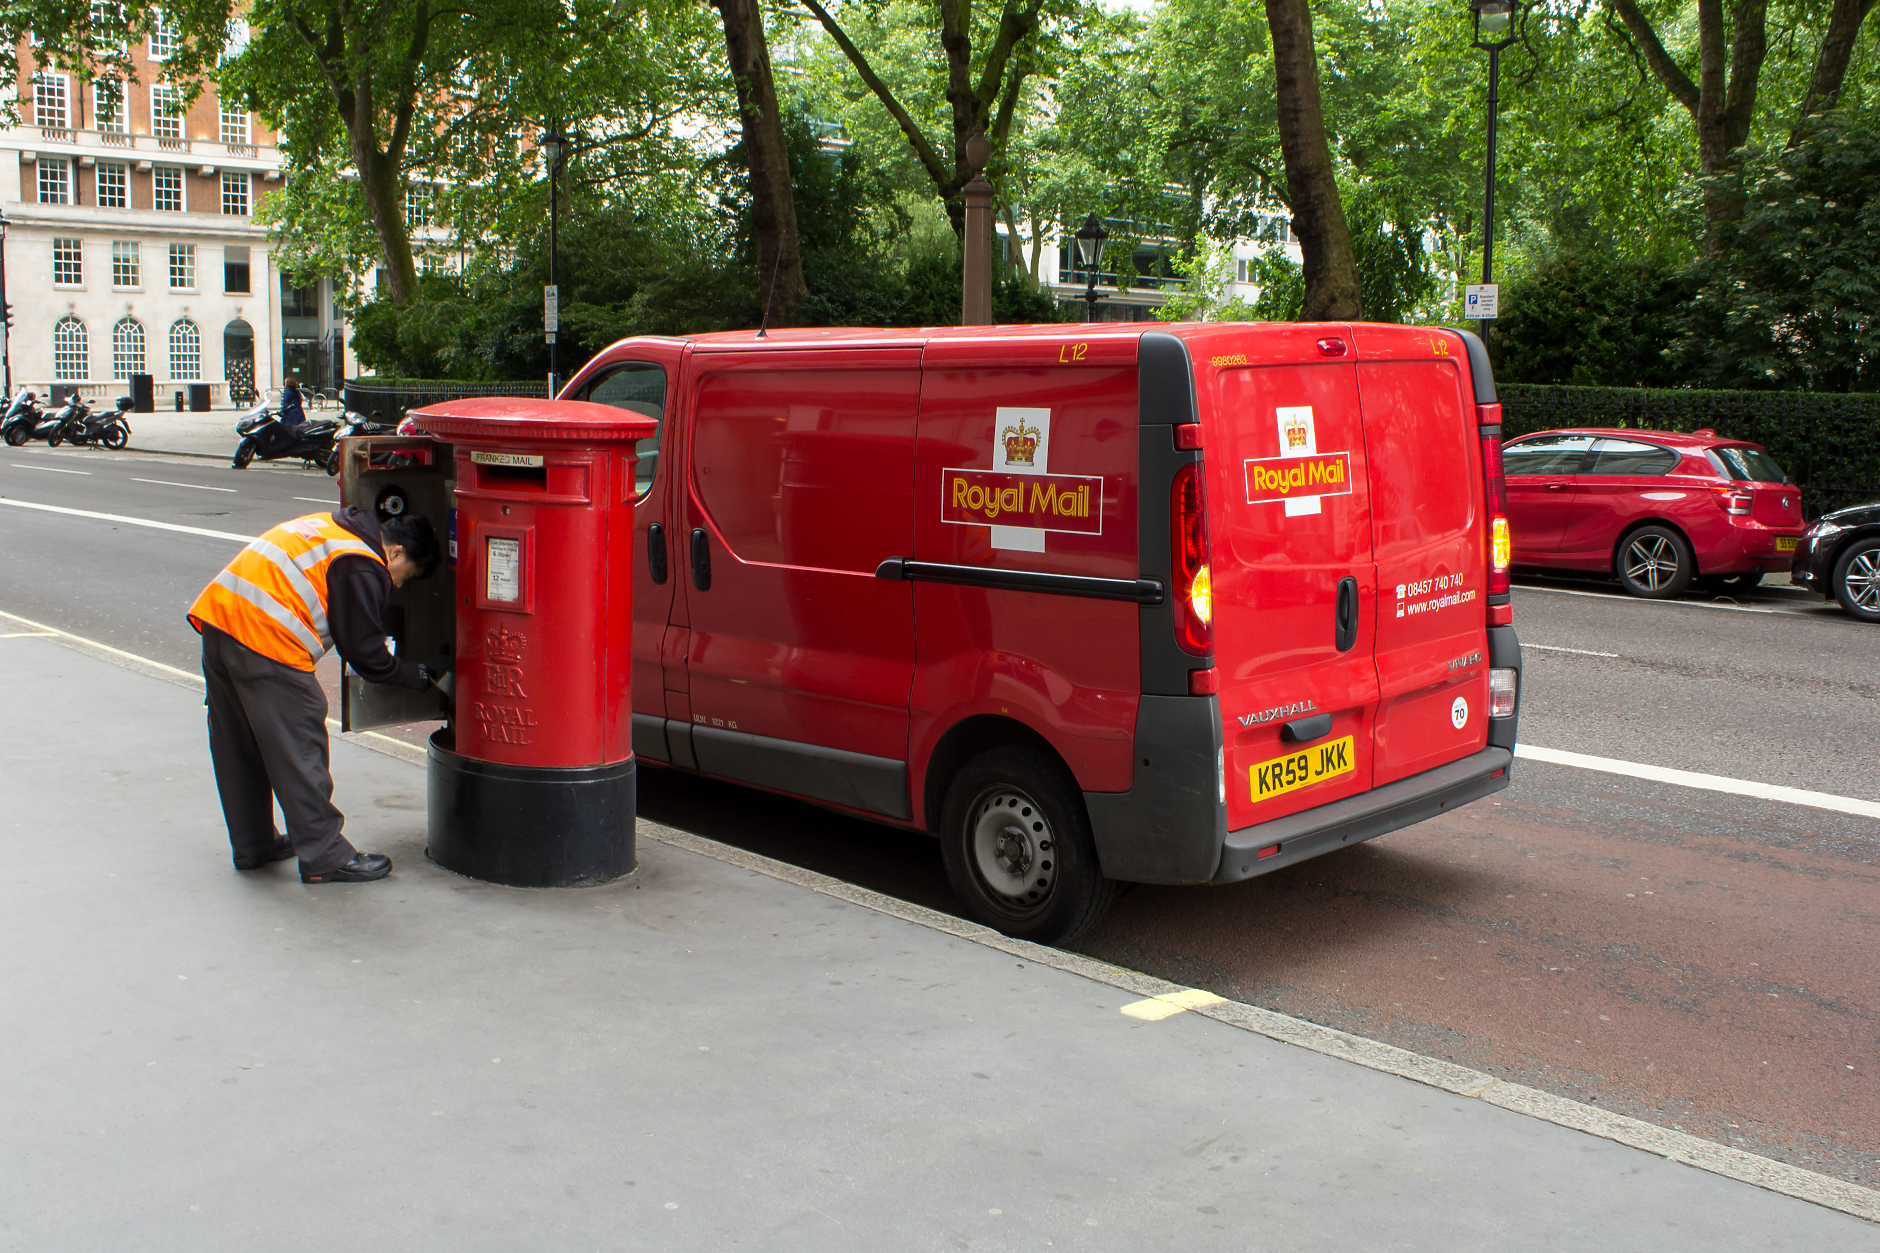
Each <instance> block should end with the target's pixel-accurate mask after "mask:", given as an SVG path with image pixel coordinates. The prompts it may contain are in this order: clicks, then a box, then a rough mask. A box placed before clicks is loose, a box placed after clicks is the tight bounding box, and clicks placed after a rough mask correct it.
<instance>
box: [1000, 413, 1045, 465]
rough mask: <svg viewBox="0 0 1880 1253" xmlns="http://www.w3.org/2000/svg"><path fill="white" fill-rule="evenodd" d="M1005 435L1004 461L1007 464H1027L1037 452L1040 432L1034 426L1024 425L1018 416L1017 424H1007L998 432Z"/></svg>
mask: <svg viewBox="0 0 1880 1253" xmlns="http://www.w3.org/2000/svg"><path fill="white" fill-rule="evenodd" d="M1000 434H1001V435H1003V436H1004V437H1005V461H1006V464H1007V465H1018V466H1028V465H1030V464H1031V459H1032V458H1033V457H1035V456H1036V455H1037V453H1038V437H1039V435H1040V434H1041V432H1040V431H1039V430H1038V428H1037V427H1035V426H1026V425H1025V419H1023V418H1020V419H1019V420H1018V425H1017V426H1008V427H1006V428H1005V430H1004V431H1002V432H1000Z"/></svg>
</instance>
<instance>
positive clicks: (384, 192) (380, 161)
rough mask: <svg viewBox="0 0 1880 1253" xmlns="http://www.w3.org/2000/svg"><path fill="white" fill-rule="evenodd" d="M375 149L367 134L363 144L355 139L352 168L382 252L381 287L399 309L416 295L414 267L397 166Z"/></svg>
mask: <svg viewBox="0 0 1880 1253" xmlns="http://www.w3.org/2000/svg"><path fill="white" fill-rule="evenodd" d="M375 147H376V145H373V144H372V136H371V135H370V134H368V135H367V136H366V137H365V141H364V142H363V143H362V142H361V139H360V137H359V136H357V135H355V136H354V137H353V165H354V166H355V167H356V168H357V169H358V171H359V190H360V191H361V192H363V193H364V194H365V198H366V211H367V212H368V213H370V214H371V215H372V229H373V230H374V231H376V232H377V233H378V237H379V247H381V248H382V249H384V250H385V283H386V286H387V287H389V288H390V289H391V295H392V304H394V305H395V306H397V307H398V308H400V309H402V308H404V307H405V306H406V304H408V303H409V302H410V300H411V298H412V297H413V296H415V295H417V294H418V267H417V263H416V262H415V261H414V260H413V259H412V256H411V226H410V220H409V218H407V216H406V214H405V198H404V197H403V196H402V195H400V194H399V183H398V162H397V161H396V160H394V159H393V158H391V157H389V156H387V155H386V154H384V153H382V152H378V151H375Z"/></svg>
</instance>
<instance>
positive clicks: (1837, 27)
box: [1789, 0, 1874, 148]
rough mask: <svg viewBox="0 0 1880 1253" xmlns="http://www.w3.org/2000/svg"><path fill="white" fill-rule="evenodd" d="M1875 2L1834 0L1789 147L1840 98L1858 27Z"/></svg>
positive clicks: (1790, 137) (1858, 32)
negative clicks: (1816, 116)
mask: <svg viewBox="0 0 1880 1253" xmlns="http://www.w3.org/2000/svg"><path fill="white" fill-rule="evenodd" d="M1873 6H1874V0H1834V8H1833V10H1832V11H1831V12H1830V13H1829V15H1828V29H1827V30H1826V31H1825V32H1824V33H1823V34H1822V36H1821V50H1820V51H1819V52H1818V53H1817V54H1816V55H1815V73H1814V76H1813V77H1812V78H1810V79H1809V80H1808V94H1807V95H1806V96H1804V97H1803V98H1802V107H1801V110H1800V112H1799V113H1797V114H1796V126H1795V130H1794V131H1793V132H1792V133H1791V134H1790V135H1789V147H1791V148H1793V147H1794V146H1795V145H1796V144H1797V143H1800V142H1801V138H1802V128H1801V124H1802V123H1803V122H1805V121H1807V120H1808V119H1809V118H1811V117H1813V116H1814V115H1815V114H1817V113H1825V112H1826V111H1827V110H1829V109H1831V108H1833V107H1834V102H1835V101H1836V100H1838V99H1839V98H1840V95H1841V82H1842V80H1843V79H1845V78H1846V77H1847V63H1848V61H1849V60H1850V59H1851V58H1852V57H1853V55H1854V39H1855V36H1857V35H1859V34H1860V24H1861V23H1862V22H1864V21H1866V19H1867V15H1868V14H1869V13H1871V12H1873Z"/></svg>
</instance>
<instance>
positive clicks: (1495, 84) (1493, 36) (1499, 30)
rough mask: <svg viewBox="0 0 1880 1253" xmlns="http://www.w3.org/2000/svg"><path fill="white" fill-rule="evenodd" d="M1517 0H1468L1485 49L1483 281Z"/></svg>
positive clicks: (1489, 256)
mask: <svg viewBox="0 0 1880 1253" xmlns="http://www.w3.org/2000/svg"><path fill="white" fill-rule="evenodd" d="M1521 8H1522V6H1521V3H1520V0H1469V15H1470V17H1471V18H1472V19H1473V21H1474V23H1475V32H1474V39H1475V46H1476V47H1477V48H1478V49H1480V50H1481V51H1483V52H1486V53H1488V157H1487V161H1486V165H1485V175H1484V179H1485V182H1486V185H1487V190H1486V191H1485V193H1484V194H1483V203H1482V282H1483V283H1492V282H1494V281H1495V111H1496V107H1497V106H1498V105H1499V104H1500V103H1501V50H1502V49H1503V48H1506V47H1507V46H1508V45H1509V44H1511V43H1513V42H1514V41H1515V38H1516V34H1515V29H1514V21H1515V18H1516V17H1517V16H1519V14H1520V12H1521Z"/></svg>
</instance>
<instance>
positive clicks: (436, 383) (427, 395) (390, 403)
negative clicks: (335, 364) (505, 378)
mask: <svg viewBox="0 0 1880 1253" xmlns="http://www.w3.org/2000/svg"><path fill="white" fill-rule="evenodd" d="M472 396H524V397H528V398H529V399H532V400H547V399H548V383H547V381H546V380H544V381H542V382H515V381H509V382H490V383H466V382H464V381H463V380H462V379H402V378H370V377H367V378H356V379H347V380H346V386H345V389H344V391H343V392H342V401H343V403H344V404H345V406H346V407H347V408H348V409H351V410H353V411H354V412H356V413H363V414H367V415H370V414H372V413H374V412H377V413H379V414H381V415H383V416H384V418H385V420H386V421H387V422H397V421H400V420H402V419H403V418H404V416H405V414H406V413H407V412H409V411H410V410H412V409H422V408H424V407H425V406H426V405H435V404H441V403H442V402H444V401H446V400H464V399H467V398H469V397H472Z"/></svg>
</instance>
